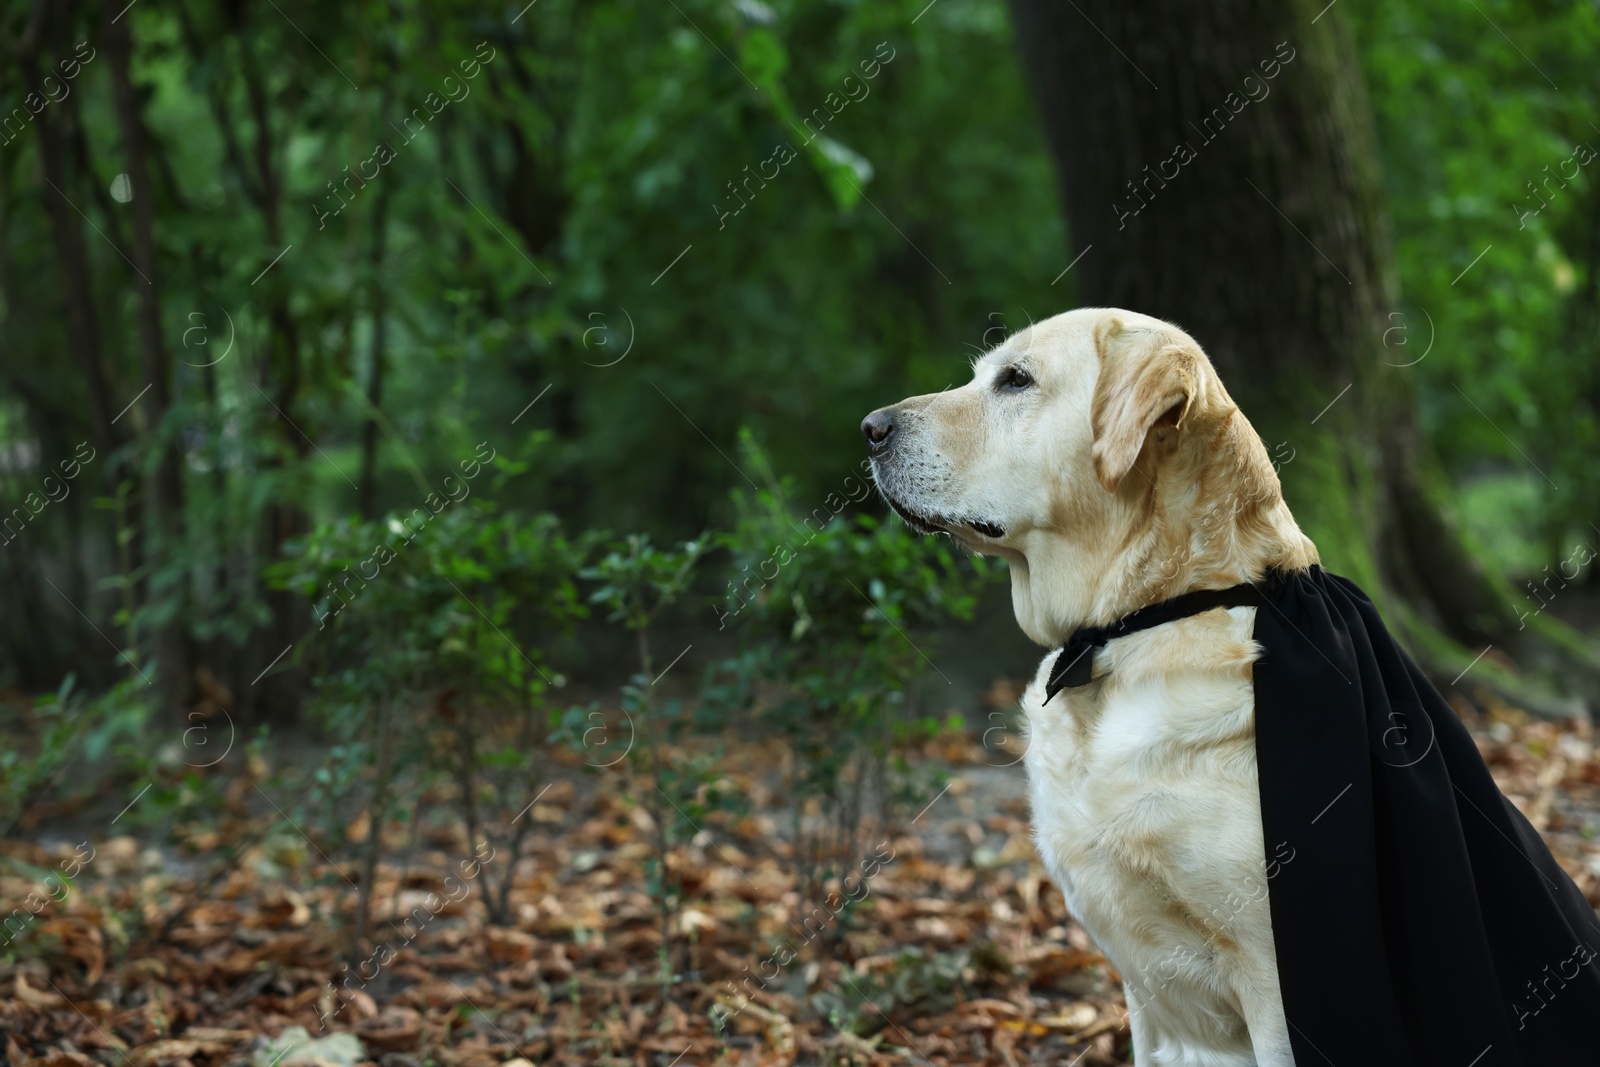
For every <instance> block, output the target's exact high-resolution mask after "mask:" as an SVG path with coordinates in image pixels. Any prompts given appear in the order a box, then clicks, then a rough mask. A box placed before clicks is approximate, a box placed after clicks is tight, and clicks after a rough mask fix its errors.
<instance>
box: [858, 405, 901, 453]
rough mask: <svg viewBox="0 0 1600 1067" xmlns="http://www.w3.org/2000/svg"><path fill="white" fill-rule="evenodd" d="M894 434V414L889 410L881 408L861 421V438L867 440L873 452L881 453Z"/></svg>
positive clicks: (868, 446)
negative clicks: (890, 436)
mask: <svg viewBox="0 0 1600 1067" xmlns="http://www.w3.org/2000/svg"><path fill="white" fill-rule="evenodd" d="M892 433H894V412H892V411H890V410H889V409H888V408H879V409H878V410H877V411H874V412H873V413H872V414H871V415H868V416H867V417H866V418H864V419H862V420H861V436H863V437H865V438H866V439H867V448H868V449H870V450H871V451H873V452H881V451H882V450H883V449H884V448H886V447H887V446H888V444H889V435H890V434H892Z"/></svg>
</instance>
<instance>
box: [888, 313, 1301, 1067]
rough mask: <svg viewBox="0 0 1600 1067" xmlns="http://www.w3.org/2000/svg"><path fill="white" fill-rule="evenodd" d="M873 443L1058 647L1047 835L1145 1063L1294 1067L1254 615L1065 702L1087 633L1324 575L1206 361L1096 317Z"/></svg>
mask: <svg viewBox="0 0 1600 1067" xmlns="http://www.w3.org/2000/svg"><path fill="white" fill-rule="evenodd" d="M862 432H863V433H864V434H865V436H866V438H867V442H868V445H869V448H870V450H871V453H872V465H873V471H874V475H875V477H876V480H877V483H878V487H879V489H880V490H881V492H882V493H883V495H884V497H885V499H887V500H888V501H889V503H890V505H891V506H892V507H893V508H894V510H895V511H897V512H898V513H899V514H900V515H901V516H902V517H903V518H904V519H905V521H906V522H907V523H908V524H909V525H910V526H912V527H913V528H914V529H916V530H919V531H921V532H924V533H934V532H944V533H948V534H950V535H951V536H952V537H954V538H955V539H956V540H957V541H959V542H961V543H962V544H964V545H966V546H967V547H969V548H971V549H972V550H974V551H977V552H982V553H986V554H989V555H996V556H1000V557H1002V558H1004V559H1005V560H1006V562H1007V563H1008V564H1009V567H1010V571H1011V594H1012V604H1013V607H1014V608H1015V611H1016V616H1017V623H1018V624H1019V625H1020V626H1021V627H1022V630H1023V632H1024V633H1026V634H1027V635H1028V637H1029V638H1031V639H1032V640H1034V641H1036V642H1037V643H1039V644H1041V645H1044V646H1046V647H1048V648H1050V649H1052V652H1051V654H1050V655H1048V656H1046V657H1045V659H1044V662H1043V663H1041V664H1040V667H1039V671H1038V674H1037V676H1036V677H1035V678H1034V680H1033V682H1032V684H1031V685H1030V686H1029V687H1028V689H1027V692H1026V694H1025V695H1024V697H1023V700H1022V706H1023V710H1024V711H1025V713H1026V715H1027V718H1028V724H1029V747H1028V754H1027V757H1026V765H1027V768H1028V779H1029V789H1030V792H1031V794H1032V802H1033V815H1034V835H1035V838H1036V840H1037V844H1038V848H1039V852H1040V855H1041V856H1042V857H1043V858H1044V862H1045V865H1046V867H1047V868H1048V869H1049V871H1050V874H1051V876H1052V877H1053V878H1054V879H1055V881H1056V883H1057V884H1058V885H1059V886H1060V887H1061V891H1062V894H1063V895H1064V896H1065V898H1066V902H1067V906H1068V908H1069V909H1070V910H1071V912H1072V914H1073V915H1074V916H1075V917H1076V918H1077V919H1078V920H1079V921H1080V922H1081V923H1082V924H1083V926H1084V928H1085V929H1086V930H1088V932H1089V934H1090V936H1092V937H1093V938H1094V939H1095V941H1096V942H1098V943H1099V945H1100V946H1101V948H1102V949H1103V950H1104V951H1105V953H1106V956H1107V957H1108V958H1109V959H1110V960H1111V962H1112V963H1113V965H1115V967H1116V968H1117V970H1118V971H1119V972H1120V973H1121V975H1122V978H1123V988H1124V992H1125V994H1126V997H1127V1001H1128V1011H1129V1015H1130V1022H1131V1025H1132V1030H1133V1047H1134V1057H1135V1062H1136V1063H1138V1064H1139V1067H1152V1065H1171V1067H1180V1065H1181V1067H1243V1065H1246V1064H1256V1065H1259V1067H1279V1065H1282V1067H1292V1065H1293V1063H1294V1059H1293V1055H1292V1053H1291V1051H1290V1045H1289V1034H1288V1027H1287V1023H1286V1021H1285V1018H1284V1012H1283V1004H1282V999H1281V997H1280V995H1279V991H1278V975H1277V967H1276V962H1275V957H1274V954H1273V945H1272V924H1271V919H1270V916H1269V912H1268V905H1267V893H1266V885H1267V878H1268V877H1269V876H1270V872H1269V871H1268V870H1266V869H1265V867H1264V863H1263V857H1264V856H1265V855H1266V854H1267V850H1266V848H1265V847H1264V842H1263V840H1262V829H1261V804H1260V797H1259V795H1258V791H1257V781H1256V754H1255V711H1254V701H1253V694H1252V677H1251V664H1252V662H1253V660H1254V659H1255V657H1256V654H1257V647H1256V646H1255V644H1254V642H1253V641H1252V639H1251V633H1252V627H1253V622H1254V617H1255V611H1256V609H1255V608H1253V607H1241V608H1217V609H1215V610H1212V611H1208V612H1204V613H1202V614H1199V615H1195V616H1192V617H1189V618H1185V619H1180V620H1178V621H1176V622H1172V623H1168V624H1166V625H1164V626H1159V627H1156V628H1154V629H1149V630H1144V631H1142V632H1138V633H1133V634H1130V635H1128V636H1125V637H1121V638H1118V639H1116V640H1113V641H1111V642H1110V643H1109V644H1108V645H1106V646H1105V648H1104V649H1103V650H1102V651H1101V652H1100V653H1099V654H1097V655H1096V657H1095V660H1094V679H1095V680H1094V682H1093V683H1092V684H1090V685H1088V686H1086V687H1084V688H1081V689H1066V690H1063V691H1062V692H1060V693H1058V694H1057V695H1056V697H1055V698H1054V699H1053V700H1051V701H1050V702H1049V703H1046V702H1045V699H1044V697H1045V682H1046V680H1047V678H1048V676H1049V672H1050V669H1051V665H1052V663H1053V662H1054V660H1055V652H1054V650H1055V649H1057V648H1059V647H1060V646H1061V645H1062V643H1063V642H1064V641H1065V640H1066V638H1067V637H1068V636H1069V635H1070V634H1071V633H1072V632H1073V631H1074V630H1075V629H1077V628H1078V627H1080V626H1085V625H1105V624H1108V623H1111V622H1113V621H1115V620H1116V619H1118V618H1120V617H1122V616H1123V615H1125V614H1127V613H1128V612H1130V611H1133V610H1135V609H1137V608H1140V607H1142V606H1145V605H1148V604H1152V603H1156V602H1159V601H1162V600H1165V599H1168V598H1170V597H1173V596H1177V595H1178V594H1180V593H1184V592H1187V591H1190V590H1194V589H1221V588H1227V587H1230V586H1233V585H1237V584H1239V583H1241V582H1247V581H1252V580H1255V579H1259V578H1260V577H1261V576H1262V575H1263V574H1265V573H1266V572H1267V571H1268V569H1270V568H1282V569H1285V570H1302V569H1305V568H1307V567H1309V566H1311V565H1312V564H1314V563H1316V562H1317V551H1316V548H1315V546H1313V545H1312V543H1311V541H1310V540H1309V539H1308V538H1307V537H1306V536H1305V535H1304V534H1303V533H1301V532H1300V528H1299V527H1298V526H1297V525H1296V524H1295V521H1294V518H1293V517H1292V516H1291V515H1290V514H1289V509H1288V507H1287V506H1286V505H1285V504H1284V502H1283V496H1282V494H1281V492H1280V489H1279V484H1278V478H1277V475H1276V473H1275V472H1274V471H1273V468H1272V464H1271V462H1270V461H1269V460H1268V458H1267V452H1266V449H1265V448H1264V447H1263V446H1262V443H1261V440H1260V438H1259V437H1257V435H1256V433H1255V431H1254V430H1253V429H1252V428H1251V426H1250V423H1249V422H1248V421H1247V420H1246V419H1245V417H1244V415H1243V414H1242V413H1241V412H1240V410H1239V408H1238V406H1237V405H1235V404H1234V402H1233V400H1232V399H1231V398H1230V397H1229V396H1228V392H1227V390H1226V389H1224V388H1223V385H1222V382H1221V380H1220V379H1219V378H1218V376H1217V374H1216V371H1215V370H1214V369H1213V368H1212V366H1211V363H1210V361H1209V360H1208V359H1207V358H1206V355H1205V353H1204V352H1202V351H1201V350H1200V346H1199V345H1198V344H1196V343H1195V341H1194V339H1193V338H1191V337H1189V336H1188V335H1187V334H1185V333H1184V332H1183V331H1182V330H1180V329H1178V328H1177V327H1175V326H1172V325H1171V324H1169V323H1166V322H1162V321H1160V320H1157V319H1153V318H1150V317H1149V316H1146V315H1139V314H1135V313H1133V312H1128V311H1118V310H1111V309H1103V308H1082V309H1079V310H1076V311H1070V312H1067V313H1066V314H1063V315H1058V316H1056V317H1055V318H1052V319H1049V320H1047V321H1045V322H1042V323H1039V324H1037V325H1034V326H1032V327H1030V328H1029V329H1027V330H1025V331H1023V332H1021V333H1019V334H1017V335H1016V336H1014V337H1011V338H1009V339H1008V340H1007V341H1006V342H1005V343H1004V344H1002V345H1000V346H999V347H998V348H996V349H994V350H993V351H991V352H989V353H987V354H986V355H984V356H983V357H982V358H981V359H979V360H978V361H977V364H976V367H975V373H974V375H973V379H972V381H971V382H969V383H968V384H966V385H964V386H962V387H961V388H959V389H954V390H949V391H946V392H942V393H935V394H930V395H927V396H919V397H913V398H911V399H909V400H905V401H903V402H901V403H899V404H896V405H894V406H893V407H888V408H883V409H880V410H878V411H875V412H873V413H872V414H871V415H869V416H867V418H866V420H865V421H864V422H863V423H862Z"/></svg>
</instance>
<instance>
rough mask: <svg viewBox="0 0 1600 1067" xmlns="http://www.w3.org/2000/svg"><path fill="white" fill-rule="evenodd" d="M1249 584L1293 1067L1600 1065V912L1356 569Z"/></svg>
mask: <svg viewBox="0 0 1600 1067" xmlns="http://www.w3.org/2000/svg"><path fill="white" fill-rule="evenodd" d="M1239 588H1240V589H1241V590H1245V589H1248V590H1250V592H1249V593H1247V594H1246V593H1239V594H1236V595H1237V596H1239V597H1240V601H1239V602H1249V603H1255V604H1257V611H1256V621H1255V639H1256V641H1257V642H1259V643H1260V644H1261V646H1262V655H1261V658H1260V659H1259V660H1258V661H1257V663H1256V664H1255V712H1256V757H1257V763H1258V766H1259V774H1260V790H1261V813H1262V824H1263V830H1264V841H1265V845H1266V852H1267V854H1268V856H1271V857H1273V859H1272V861H1271V862H1270V863H1268V862H1267V860H1266V858H1265V857H1264V859H1263V862H1264V863H1265V864H1266V869H1267V870H1268V871H1269V872H1270V873H1269V877H1268V883H1267V884H1268V895H1269V905H1270V908H1271V913H1272V930H1273V937H1274V941H1275V945H1276V951H1277V960H1278V978H1279V982H1280V985H1281V987H1282V992H1283V1002H1284V1009H1285V1014H1286V1015H1287V1017H1288V1020H1289V1024H1290V1028H1289V1033H1290V1040H1291V1042H1292V1043H1293V1046H1294V1053H1295V1063H1296V1064H1297V1067H1321V1065H1324V1064H1328V1065H1332V1067H1355V1065H1362V1067H1372V1065H1381V1067H1389V1065H1393V1067H1413V1065H1414V1067H1433V1065H1439V1067H1567V1065H1572V1067H1580V1065H1588V1067H1594V1065H1600V922H1597V921H1596V917H1595V912H1594V909H1593V908H1591V907H1590V906H1589V904H1588V902H1587V901H1586V900H1585V899H1584V897H1583V894H1582V893H1580V892H1579V890H1578V888H1577V886H1576V885H1574V884H1573V882H1572V880H1571V879H1570V878H1568V877H1567V875H1566V873H1565V872H1564V871H1562V870H1561V868H1560V866H1559V865H1558V864H1557V863H1556V861H1555V859H1554V857H1552V856H1551V854H1550V851H1549V849H1547V848H1546V847H1545V845H1544V842H1543V841H1542V840H1541V839H1540V837H1539V835H1538V833H1537V831H1535V830H1534V829H1533V827H1532V826H1531V825H1530V824H1529V823H1528V821H1527V820H1526V819H1525V818H1523V816H1522V815H1521V814H1520V813H1519V812H1518V811H1517V810H1516V808H1515V807H1513V806H1512V804H1511V802H1510V801H1509V800H1507V799H1506V798H1505V796H1504V795H1502V794H1501V792H1500V791H1499V789H1498V788H1497V787H1496V786H1495V784H1494V780H1493V779H1492V778H1491V777H1490V775H1489V769H1488V767H1487V766H1486V765H1485V763H1484V761H1483V759H1482V757H1481V756H1480V755H1479V753H1478V749H1477V746H1476V745H1475V744H1474V743H1473V740H1472V737H1471V735H1470V733H1469V732H1468V731H1467V729H1466V727H1465V726H1464V725H1463V724H1462V722H1461V720H1460V719H1459V718H1458V717H1457V716H1456V714H1455V712H1454V710H1453V709H1451V707H1450V706H1449V704H1447V703H1446V702H1445V700H1444V698H1443V697H1442V696H1440V694H1439V693H1438V691H1437V690H1435V689H1434V688H1433V686H1432V685H1431V684H1430V683H1429V682H1428V681H1427V679H1426V678H1425V677H1424V676H1423V674H1422V672H1421V670H1420V669H1419V668H1418V667H1417V665H1416V664H1415V663H1414V662H1413V661H1412V660H1411V658H1410V657H1409V656H1408V655H1406V653H1405V652H1404V651H1403V650H1402V649H1401V648H1400V646H1399V645H1398V644H1397V643H1396V642H1395V640H1394V638H1392V637H1391V636H1390V635H1389V633H1388V631H1387V630H1386V629H1385V628H1384V625H1383V621H1382V620H1381V619H1380V618H1379V616H1378V612H1377V610H1376V609H1375V608H1374V607H1373V605H1372V602H1371V601H1370V600H1368V599H1367V597H1366V596H1365V595H1364V594H1363V593H1362V592H1361V590H1360V589H1358V588H1357V587H1356V586H1355V585H1354V584H1352V583H1351V582H1349V581H1347V580H1345V579H1343V578H1340V577H1337V576H1335V575H1330V574H1328V573H1326V572H1324V571H1323V570H1322V569H1321V568H1317V567H1314V568H1312V569H1311V570H1310V571H1308V572H1303V573H1297V574H1288V575H1284V574H1275V575H1273V576H1272V577H1271V578H1270V579H1269V580H1267V581H1265V582H1262V583H1259V584H1257V585H1255V586H1248V587H1239ZM1219 592H1222V593H1227V592H1228V591H1219ZM1210 606H1216V605H1215V604H1212V605H1210ZM1146 610H1148V609H1146ZM1196 610H1203V608H1196ZM1189 613H1192V612H1189ZM1135 614H1136V615H1137V614H1139V613H1135ZM1154 614H1155V615H1157V616H1159V615H1160V614H1161V613H1154ZM1129 618H1130V619H1132V618H1133V616H1130V617H1129ZM1137 628H1140V629H1142V628H1144V627H1143V626H1139V627H1137ZM1108 629H1109V630H1112V631H1113V632H1111V633H1110V636H1111V637H1115V636H1116V633H1117V632H1121V631H1116V629H1115V628H1108ZM1094 643H1095V642H1090V643H1089V647H1091V648H1092V647H1093V645H1094ZM1099 643H1103V641H1102V642H1099ZM1068 647H1069V649H1073V650H1074V651H1075V652H1078V653H1080V654H1081V649H1082V647H1083V645H1082V643H1081V642H1080V644H1079V646H1077V647H1074V646H1073V645H1071V644H1070V643H1069V646H1068ZM1091 655H1092V653H1091ZM1060 660H1062V661H1065V660H1066V652H1065V651H1064V652H1063V655H1062V656H1061V657H1060ZM1065 667H1066V663H1065V662H1063V663H1062V668H1063V669H1062V670H1060V671H1053V672H1052V673H1053V674H1054V673H1059V674H1062V675H1065V674H1067V673H1069V672H1067V671H1065V669H1064V668H1065ZM1081 670H1082V668H1079V669H1078V671H1074V672H1071V673H1079V672H1080V671H1081ZM1084 681H1087V679H1086V678H1085V679H1084ZM1075 682H1077V679H1076V678H1074V679H1073V680H1072V681H1070V682H1065V683H1064V684H1074V683H1075ZM1078 684H1081V683H1078ZM1285 856H1288V857H1289V858H1288V859H1284V857H1285Z"/></svg>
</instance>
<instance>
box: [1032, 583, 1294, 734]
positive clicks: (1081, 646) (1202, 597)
mask: <svg viewBox="0 0 1600 1067" xmlns="http://www.w3.org/2000/svg"><path fill="white" fill-rule="evenodd" d="M1282 581H1283V577H1282V576H1281V575H1279V574H1278V573H1277V572H1272V573H1270V574H1269V575H1268V576H1267V577H1266V579H1264V581H1263V582H1262V583H1261V584H1259V585H1258V584H1255V583H1246V584H1244V585H1236V586H1233V587H1232V588H1229V589H1200V590H1196V591H1195V592H1192V593H1182V594H1179V595H1178V596H1175V597H1173V598H1172V599H1171V600H1163V601H1161V603H1159V604H1149V605H1147V606H1145V607H1142V608H1140V609H1139V610H1138V611H1133V612H1129V613H1128V614H1127V615H1124V616H1123V617H1122V618H1120V619H1118V620H1117V621H1116V622H1113V623H1110V624H1109V625H1106V626H1085V627H1082V628H1081V629H1078V630H1075V631H1073V634H1072V636H1071V637H1069V638H1067V643H1066V644H1064V645H1062V646H1061V653H1060V654H1059V655H1058V656H1056V661H1055V663H1054V664H1053V665H1052V666H1051V668H1050V678H1049V680H1048V681H1046V682H1045V687H1044V693H1045V696H1044V702H1045V703H1046V704H1048V703H1050V700H1051V698H1052V697H1054V696H1055V695H1056V694H1057V693H1059V692H1061V690H1063V689H1078V688H1081V687H1083V686H1086V685H1088V684H1089V681H1090V675H1091V672H1092V671H1093V670H1094V653H1095V650H1096V649H1099V648H1104V647H1105V645H1106V642H1107V641H1110V640H1113V639H1115V638H1118V637H1126V636H1127V635H1129V634H1132V633H1137V632H1138V631H1140V630H1148V629H1150V628H1151V627H1152V626H1161V625H1163V624H1165V623H1169V622H1175V621H1177V620H1178V619H1183V618H1187V617H1188V616H1190V615H1198V614H1200V613H1201V612H1202V611H1210V610H1211V609H1212V608H1238V607H1261V606H1262V605H1264V604H1266V603H1267V595H1268V593H1269V592H1270V591H1271V590H1272V589H1273V588H1275V587H1276V586H1277V585H1279V584H1281V583H1282Z"/></svg>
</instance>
